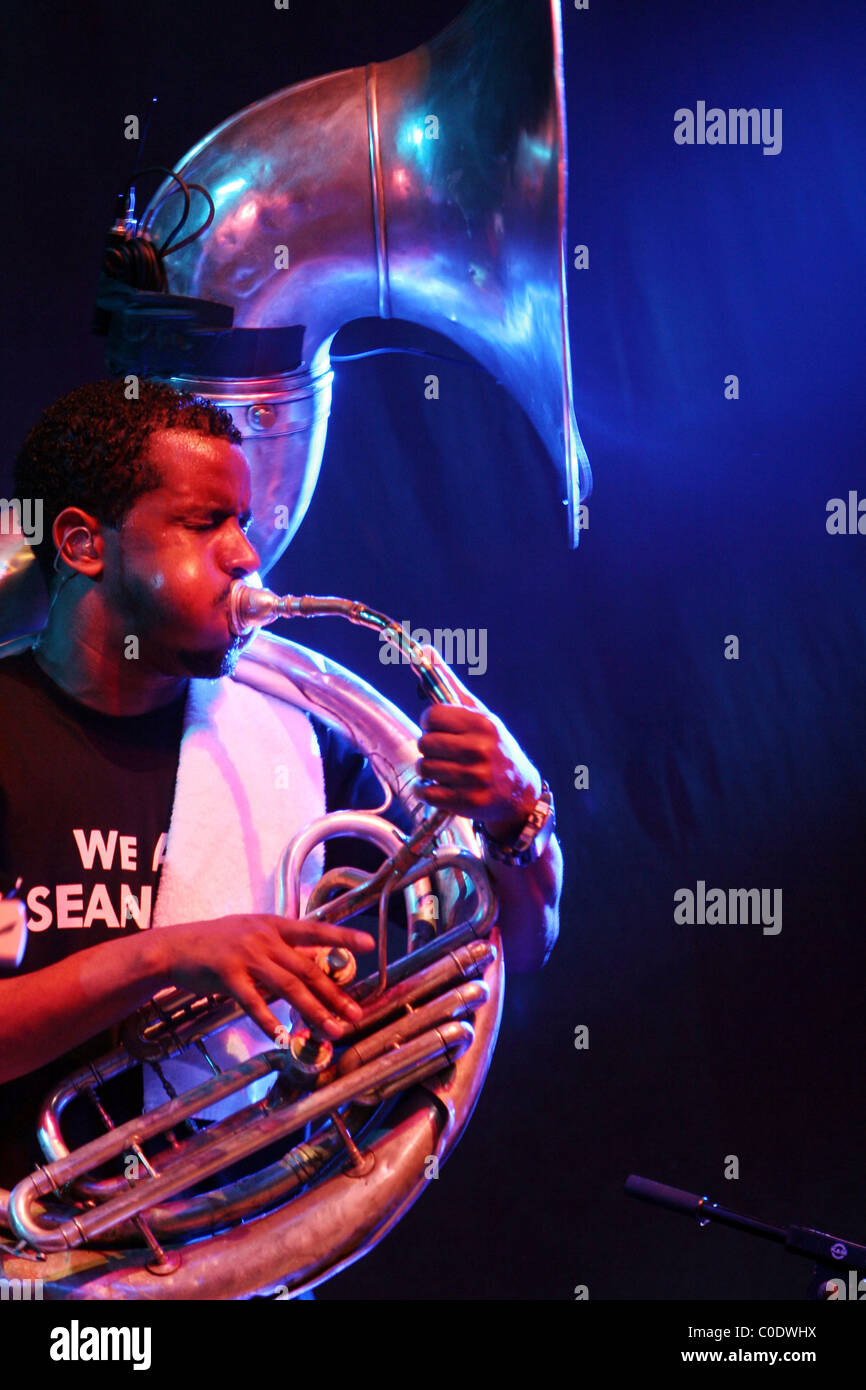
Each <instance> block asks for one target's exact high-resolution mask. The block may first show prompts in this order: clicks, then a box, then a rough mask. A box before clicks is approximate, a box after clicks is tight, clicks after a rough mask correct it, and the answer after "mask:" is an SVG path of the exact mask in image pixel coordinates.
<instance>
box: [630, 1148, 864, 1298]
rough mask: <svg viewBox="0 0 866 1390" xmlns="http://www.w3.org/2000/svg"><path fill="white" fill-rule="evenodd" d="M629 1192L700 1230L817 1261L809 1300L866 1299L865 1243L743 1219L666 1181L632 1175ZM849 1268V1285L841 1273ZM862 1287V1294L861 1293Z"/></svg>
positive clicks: (809, 1229)
mask: <svg viewBox="0 0 866 1390" xmlns="http://www.w3.org/2000/svg"><path fill="white" fill-rule="evenodd" d="M625 1190H626V1193H627V1194H628V1196H629V1197H637V1198H638V1199H639V1200H640V1201H643V1202H653V1203H655V1204H656V1205H657V1206H660V1207H667V1208H668V1210H669V1211H679V1212H682V1213H683V1215H685V1216H694V1217H696V1218H697V1222H698V1225H699V1226H709V1224H710V1222H711V1221H716V1222H718V1223H719V1225H721V1226H734V1227H735V1228H736V1229H737V1230H739V1231H747V1232H748V1233H749V1235H753V1236H759V1237H761V1238H762V1239H763V1240H772V1241H775V1242H776V1243H777V1244H778V1245H784V1247H785V1249H786V1250H787V1251H788V1252H789V1253H790V1254H791V1255H803V1256H805V1257H806V1259H811V1260H814V1262H815V1264H814V1270H813V1274H812V1282H811V1284H810V1285H809V1291H808V1295H807V1296H808V1297H809V1298H811V1299H819V1300H825V1299H837V1298H838V1299H844V1298H849V1299H858V1298H866V1279H864V1278H863V1276H866V1245H858V1244H857V1243H856V1242H855V1241H851V1240H844V1239H843V1238H842V1237H840V1236H831V1235H828V1234H827V1233H826V1232H825V1231H815V1230H813V1229H812V1228H811V1227H810V1226H784V1227H783V1226H768V1225H767V1224H766V1223H765V1222H763V1221H756V1220H755V1219H754V1217H751V1216H741V1215H740V1214H739V1213H738V1212H735V1211H731V1210H729V1208H727V1207H720V1206H719V1204H718V1202H711V1201H710V1199H709V1197H698V1196H697V1195H696V1194H695V1193H694V1192H684V1191H683V1190H682V1188H679V1187H666V1186H665V1184H664V1183H660V1182H652V1181H651V1180H650V1179H649V1178H640V1177H638V1176H637V1174H635V1173H632V1174H630V1176H629V1177H628V1178H627V1179H626V1183H625ZM843 1266H847V1271H848V1283H847V1286H846V1285H845V1283H844V1281H843V1278H842V1275H843V1273H844V1270H843ZM861 1283H862V1284H863V1286H864V1287H863V1292H862V1294H861V1293H859V1292H858V1289H859V1286H860V1284H861Z"/></svg>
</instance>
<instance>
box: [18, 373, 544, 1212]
mask: <svg viewBox="0 0 866 1390" xmlns="http://www.w3.org/2000/svg"><path fill="white" fill-rule="evenodd" d="M15 488H16V492H17V494H18V495H19V496H23V497H38V498H41V499H42V500H43V503H44V516H45V531H44V536H43V540H42V543H41V544H40V545H39V546H38V547H37V548H36V549H37V558H38V561H39V563H40V565H41V566H42V568H43V572H44V573H45V575H46V577H47V579H48V580H49V584H50V586H51V589H50V601H51V606H50V611H49V616H48V620H47V623H46V626H45V628H44V630H43V631H42V632H40V633H39V635H38V637H37V639H36V640H35V642H34V643H33V644H32V646H30V647H29V648H28V649H26V650H20V651H17V652H16V654H14V655H11V656H8V657H7V658H6V659H4V660H3V661H2V662H0V731H2V732H0V890H5V891H8V889H9V888H10V887H11V885H12V884H13V883H14V882H15V881H16V880H18V879H19V878H20V879H21V880H22V887H21V890H20V893H21V896H22V898H23V899H24V901H25V902H26V906H27V914H28V919H29V933H28V943H27V949H26V953H25V956H24V960H23V963H22V964H21V966H20V967H19V968H18V969H17V970H6V971H5V972H3V974H4V978H0V1113H2V1126H0V1186H3V1187H7V1188H9V1187H12V1186H13V1185H14V1184H15V1183H17V1182H18V1181H20V1180H21V1179H22V1178H23V1177H24V1176H25V1175H26V1174H27V1173H28V1172H30V1171H31V1170H32V1169H33V1168H34V1167H35V1165H36V1164H37V1163H38V1162H40V1161H43V1160H42V1155H41V1153H40V1151H39V1149H38V1147H37V1144H36V1128H37V1116H38V1111H39V1107H40V1104H41V1102H42V1101H43V1099H44V1097H45V1095H46V1094H47V1093H48V1092H50V1091H51V1089H52V1088H53V1087H54V1085H55V1084H56V1082H57V1081H58V1079H59V1078H60V1077H61V1076H62V1075H65V1074H66V1073H67V1072H68V1071H69V1070H70V1066H71V1065H80V1064H81V1063H82V1062H91V1061H92V1060H93V1059H95V1058H96V1057H98V1056H100V1055H101V1054H102V1053H104V1052H105V1051H106V1047H107V1044H108V1043H110V1041H111V1037H110V1034H111V1030H112V1029H113V1028H114V1026H115V1025H117V1024H119V1023H120V1021H121V1020H123V1019H125V1018H126V1017H127V1016H128V1015H130V1014H131V1013H132V1012H133V1011H135V1010H136V1009H137V1008H139V1007H140V1006H142V1005H144V1004H145V1003H147V1001H149V1000H150V999H151V998H152V996H153V995H154V994H155V993H156V992H157V991H158V990H160V989H162V988H164V987H166V986H171V985H173V986H178V987H184V988H187V989H189V990H191V991H194V992H196V993H198V994H219V995H224V996H229V997H231V998H233V999H235V1000H237V1001H238V1002H239V1003H240V1004H241V1005H242V1007H243V1009H244V1010H245V1011H246V1014H247V1015H248V1016H249V1018H250V1019H252V1020H253V1023H254V1024H255V1025H257V1027H256V1028H251V1027H249V1026H248V1025H244V1026H240V1025H239V1026H237V1027H236V1028H234V1029H232V1030H226V1031H227V1035H228V1040H227V1041H224V1043H223V1047H224V1050H225V1052H226V1059H227V1060H228V1063H229V1064H230V1065H231V1064H234V1063H235V1062H237V1061H239V1060H243V1059H244V1058H248V1057H251V1056H254V1055H255V1054H256V1053H257V1052H260V1051H261V1050H262V1049H264V1048H267V1047H268V1046H273V1040H274V1039H275V1038H276V1037H277V1036H278V1035H279V1033H280V1030H281V1029H282V1030H283V1031H284V1028H285V1018H286V1011H285V1007H284V1006H283V1005H282V1004H281V1003H280V1002H279V1001H286V1004H288V1005H291V1006H292V1007H293V1009H294V1010H295V1011H296V1013H297V1014H298V1015H300V1016H301V1018H302V1019H303V1020H304V1021H305V1022H306V1024H307V1025H308V1026H309V1027H310V1028H312V1029H315V1030H318V1032H319V1033H320V1034H323V1035H324V1036H326V1037H327V1038H330V1039H332V1040H334V1041H337V1040H339V1039H340V1038H341V1037H343V1036H344V1035H345V1034H346V1033H347V1032H348V1031H350V1030H351V1028H352V1026H353V1024H355V1023H356V1022H357V1020H358V1018H359V1017H360V1014H361V1010H360V1008H359V1006H358V1004H357V1003H355V1002H354V1001H353V1000H352V999H351V997H350V996H349V994H348V993H346V991H345V990H344V989H343V988H341V987H340V986H339V985H338V984H336V983H334V982H333V981H332V980H331V979H330V978H329V977H328V975H327V974H326V973H325V972H324V971H323V969H321V968H320V964H319V963H317V959H314V951H313V949H312V948H314V947H322V946H326V947H337V946H340V947H347V948H349V950H350V951H353V952H358V953H364V952H369V951H371V950H372V949H373V947H374V940H373V938H372V937H371V936H370V935H368V934H367V933H366V932H364V931H358V930H355V929H353V928H350V927H343V926H330V925H326V924H323V923H316V922H304V921H300V920H297V919H295V918H284V917H280V916H277V915H275V914H274V913H273V911H268V910H266V905H267V904H268V903H270V904H273V886H274V875H275V872H276V867H277V862H278V857H279V849H278V842H279V843H281V844H285V843H286V842H287V841H288V840H290V839H291V838H292V836H293V835H294V834H295V833H296V832H297V831H299V830H301V829H302V828H303V827H304V826H305V825H306V824H307V823H308V822H310V821H311V820H313V819H315V818H316V817H318V816H321V815H323V814H324V813H325V812H326V811H332V810H335V809H339V808H342V807H353V808H357V807H362V808H363V807H366V808H373V807H376V806H377V805H379V804H380V802H381V789H380V787H379V784H378V781H377V779H376V778H375V777H374V775H373V773H372V771H371V769H370V767H369V764H368V763H367V762H366V760H365V759H364V758H363V757H362V756H361V755H360V754H358V753H357V752H356V751H354V750H352V749H351V748H350V747H349V745H348V744H347V743H346V741H345V740H344V739H343V738H342V737H341V736H340V735H338V734H337V733H335V732H334V731H333V730H331V729H329V728H328V727H327V726H326V725H325V724H324V723H323V722H322V721H321V720H319V719H317V718H315V717H314V716H312V715H308V714H307V713H306V712H305V711H303V710H299V709H296V708H292V707H290V706H289V705H287V704H285V703H284V702H282V701H280V700H276V699H273V698H271V697H270V696H268V695H266V694H264V693H262V692H261V691H257V690H252V689H250V688H249V687H248V686H240V685H238V683H237V682H235V681H232V680H231V679H229V678H230V677H231V676H232V673H233V671H234V670H235V667H236V664H237V661H238V658H239V655H240V652H241V650H242V648H243V647H244V646H245V644H246V642H247V641H248V638H239V637H237V636H235V635H234V633H233V631H232V628H231V623H230V614H229V596H230V591H231V588H232V585H233V583H234V582H235V581H236V580H238V579H243V578H244V577H245V576H248V575H251V574H253V573H254V572H255V571H256V570H257V569H258V567H259V556H258V554H257V552H256V550H255V549H254V547H253V546H252V544H251V543H250V541H249V540H248V538H247V535H246V530H247V528H248V526H249V523H250V520H251V516H250V474H249V467H248V464H247V461H246V458H245V456H244V453H243V450H242V449H241V447H240V435H239V434H238V432H237V430H236V429H235V427H234V426H233V424H232V423H231V419H230V417H229V416H228V415H227V414H226V413H225V412H223V411H221V410H220V409H218V408H217V407H215V406H213V405H211V404H210V403H208V402H206V401H203V400H198V399H196V398H193V397H188V396H186V397H184V396H179V395H178V394H177V393H176V392H174V391H173V390H172V389H171V388H169V387H167V386H161V385H156V384H152V383H146V382H143V383H141V386H140V393H139V398H138V399H135V400H128V399H126V395H125V392H124V388H123V384H122V383H117V382H99V383H95V384H92V385H88V386H83V387H80V388H78V389H77V390H75V391H73V392H71V393H70V394H69V395H67V396H65V397H64V398H63V399H62V400H60V401H58V402H57V403H56V404H55V405H53V406H52V407H50V408H49V409H48V410H46V411H45V412H44V414H43V415H42V417H41V418H40V420H39V422H38V424H37V425H36V427H35V428H34V429H33V430H32V432H31V433H30V435H29V436H28V438H27V439H26V441H25V443H24V445H23V447H22V450H21V452H20V454H19V457H18V460H17V464H16V474H15ZM457 688H458V689H459V690H460V692H461V698H462V704H460V705H456V704H447V705H446V704H436V705H432V706H430V707H429V708H428V709H426V710H425V713H424V715H423V716H422V725H423V728H424V731H425V732H424V734H423V736H422V738H421V739H420V741H419V745H418V746H419V751H420V753H421V758H420V760H419V762H418V772H419V774H420V776H421V777H423V778H424V779H426V780H425V785H423V786H422V787H421V789H420V790H419V793H418V794H419V795H420V796H422V797H423V799H424V800H425V801H427V802H428V803H429V804H430V805H431V806H433V807H436V808H439V809H441V810H443V811H446V812H448V813H451V814H454V815H457V816H468V817H471V818H473V819H474V820H475V822H476V823H477V825H478V826H479V827H480V830H481V834H482V840H483V843H484V846H485V861H486V864H487V867H488V869H489V873H490V876H491V879H492V881H493V886H494V890H495V894H496V897H497V898H498V901H499V919H498V924H499V928H500V931H501V934H502V940H503V945H504V951H505V957H506V960H507V963H508V966H509V968H512V969H515V970H517V971H531V970H536V969H538V968H540V967H541V966H542V965H543V964H544V962H545V960H546V958H547V956H548V954H549V952H550V950H551V949H552V947H553V944H554V942H555V940H556V936H557V932H558V904H559V896H560V891H561V878H562V859H561V854H560V850H559V846H558V844H557V841H556V839H555V837H554V835H553V833H552V830H553V813H552V805H551V801H550V793H549V788H547V787H546V784H543V782H542V778H541V777H540V775H539V774H538V772H537V771H536V770H535V769H534V768H533V766H532V764H531V763H530V762H529V760H528V759H527V757H526V755H525V754H524V753H523V752H522V750H521V749H520V748H519V747H518V745H517V743H516V742H515V740H514V739H513V738H512V737H511V735H510V734H509V733H508V731H507V730H506V729H505V727H504V726H503V725H502V723H501V722H500V721H499V720H497V719H496V718H495V717H494V716H492V715H490V713H489V712H488V711H486V710H485V709H484V707H483V706H482V705H481V704H480V703H479V702H478V701H476V700H474V699H473V698H472V697H471V696H470V695H469V694H468V692H465V691H464V690H463V688H462V687H460V686H459V683H458V687H457ZM253 788H255V790H253ZM256 796H262V797H263V798H264V801H263V802H262V803H261V806H262V807H263V808H264V811H265V814H259V813H258V812H257V811H256V810H255V809H254V803H253V800H252V798H253V797H256ZM393 818H394V820H395V821H396V822H397V823H399V816H398V815H396V814H395V815H394V817H393ZM182 821H183V825H181V822H182ZM184 826H185V829H184ZM229 845H232V846H233V849H232V852H231V854H230V853H229V849H228V846H229ZM330 849H331V845H329V846H328V850H329V851H330ZM232 856H233V857H232ZM310 861H311V862H310V865H309V870H308V873H309V878H308V879H305V881H304V888H305V891H306V892H308V891H309V889H310V887H311V886H312V883H313V882H315V879H316V877H317V876H318V875H320V874H321V871H322V866H323V857H322V853H321V849H320V851H319V857H318V859H316V857H315V856H313V855H311V856H310ZM327 863H328V856H327V855H325V857H324V864H325V866H327ZM305 872H306V871H305ZM167 875H168V876H167ZM150 927H157V928H159V929H158V930H147V928H150ZM319 959H320V957H319ZM267 997H270V998H271V999H274V998H275V999H276V1001H277V1002H275V1003H273V1004H272V1005H270V1004H269V1003H268V1002H267ZM281 1014H282V1017H281V1016H280V1015H281ZM259 1030H260V1032H259ZM198 1060H199V1062H200V1059H198ZM258 1084H259V1090H258V1091H257V1092H255V1096H256V1098H258V1099H260V1098H261V1097H262V1095H263V1094H264V1092H265V1090H266V1089H267V1088H266V1084H265V1083H258ZM112 1086H115V1090H116V1096H115V1098H116V1099H117V1100H118V1102H119V1103H120V1110H121V1113H122V1112H123V1111H125V1110H126V1109H127V1104H128V1103H129V1104H131V1103H132V1098H131V1096H130V1095H129V1092H128V1086H129V1078H128V1077H124V1078H118V1080H117V1082H108V1085H107V1088H106V1089H107V1090H110V1088H111V1087H112ZM124 1088H126V1089H124ZM252 1093H253V1088H249V1090H248V1098H250V1097H251V1096H252ZM160 1099H164V1096H162V1097H160V1096H157V1097H156V1098H155V1100H154V1101H152V1102H149V1103H148V1108H152V1105H153V1104H156V1103H159V1101H160ZM232 1103H233V1105H234V1106H236V1105H237V1104H238V1103H239V1102H238V1098H237V1097H234V1098H232ZM107 1108H108V1109H109V1111H110V1110H111V1107H110V1105H108V1104H107ZM231 1108H232V1107H231V1106H228V1109H231ZM70 1113H71V1112H70ZM203 1113H204V1114H205V1118H206V1119H211V1120H213V1119H216V1118H219V1116H220V1115H222V1114H225V1113H228V1111H227V1109H225V1108H223V1109H219V1108H218V1107H215V1108H214V1110H213V1113H210V1112H203ZM122 1117H123V1118H125V1115H122ZM73 1127H74V1121H73Z"/></svg>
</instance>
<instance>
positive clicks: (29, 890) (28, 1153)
mask: <svg viewBox="0 0 866 1390" xmlns="http://www.w3.org/2000/svg"><path fill="white" fill-rule="evenodd" d="M186 699H187V690H186V689H185V690H184V693H183V694H182V695H181V696H179V697H178V698H177V699H176V700H175V701H173V702H172V703H171V704H169V705H165V706H163V707H162V708H160V709H156V710H153V711H150V712H149V713H147V714H140V715H124V716H116V715H108V714H102V713H100V712H99V711H97V710H94V709H91V708H89V707H88V706H86V705H82V704H81V703H80V702H78V701H77V700H74V699H72V698H71V697H70V696H68V695H67V694H65V692H64V691H62V690H61V689H60V688H59V687H58V686H57V685H56V684H55V683H54V682H53V681H52V680H51V679H50V677H48V676H47V675H46V674H45V673H44V672H43V671H42V669H41V667H40V666H38V665H37V663H36V661H35V659H34V657H33V655H32V653H31V652H30V651H27V652H22V653H20V654H19V655H17V656H12V657H7V658H6V659H5V660H2V661H0V891H9V889H10V888H11V886H12V884H14V883H15V881H16V880H17V879H18V878H19V877H20V878H21V879H22V880H23V884H22V888H21V889H20V896H21V897H22V898H23V899H24V900H25V901H26V903H27V910H28V918H29V924H30V925H29V931H28V940H27V948H26V951H25V954H24V959H23V961H22V964H21V966H20V968H19V970H18V971H17V972H14V973H15V974H16V975H21V974H26V973H29V972H31V971H35V970H41V969H44V968H45V967H46V966H48V965H52V964H54V963H55V962H56V961H59V960H63V959H65V958H66V957H67V956H68V955H71V954H72V953H74V952H75V951H80V950H83V949H84V948H85V947H88V946H95V945H97V944H98V943H100V942H102V941H110V940H117V939H119V938H120V937H121V935H123V934H124V933H129V932H130V931H138V930H141V929H144V928H146V927H147V926H149V924H150V919H151V914H152V909H153V904H154V903H155V901H156V895H157V889H158V886H159V878H160V872H161V867H162V859H163V855H164V847H165V842H166V838H167V833H168V828H169V821H170V818H171V809H172V805H173V801H174V789H175V780H176V776H177V767H178V760H179V756H180V742H181V735H182V732H183V723H184V713H185V709H186ZM307 717H308V718H309V719H310V722H311V723H312V725H313V728H314V729H315V732H316V736H317V739H318V741H319V747H320V751H321V754H322V761H323V771H324V784H325V803H326V809H327V810H329V811H332V810H338V809H344V808H352V807H361V808H365V809H371V808H374V807H376V806H379V805H381V802H382V799H383V797H382V791H381V788H380V785H379V782H378V780H377V778H376V777H375V775H374V774H373V772H372V770H371V768H370V766H369V763H368V762H367V760H366V759H365V758H364V757H363V755H362V754H360V753H359V752H358V751H357V750H355V749H353V748H352V747H351V745H350V744H348V743H347V741H346V740H345V739H344V738H343V737H342V736H341V735H340V734H339V733H337V732H336V731H334V730H332V729H331V728H330V727H329V726H328V725H326V724H324V723H323V722H322V721H321V720H319V719H316V718H315V717H314V716H312V715H308V716H307ZM390 818H391V819H393V820H394V821H395V823H397V824H398V825H400V826H401V827H402V828H403V829H406V828H407V823H406V821H405V819H404V818H403V817H402V815H401V814H400V812H399V811H392V812H391V816H390ZM379 862H381V855H380V854H379V853H378V852H377V851H376V850H375V849H373V848H372V847H371V846H368V845H365V844H359V843H358V842H356V841H348V840H345V839H340V840H331V841H328V842H327V843H326V846H325V866H326V868H330V867H332V866H333V865H335V864H355V865H358V866H360V867H363V868H367V869H372V868H375V867H376V865H377V864H378V863H379ZM9 973H10V972H4V971H2V970H0V978H8V975H9ZM115 1037H116V1031H115V1030H109V1031H108V1032H103V1033H101V1034H99V1035H98V1036H96V1037H94V1038H91V1039H89V1040H88V1041H87V1042H85V1043H83V1044H81V1046H79V1047H78V1048H76V1049H74V1051H73V1052H71V1053H67V1054H65V1056H64V1057H62V1058H58V1059H56V1060H55V1061H53V1062H50V1063H48V1064H47V1065H46V1066H44V1067H41V1068H40V1069H39V1070H38V1071H36V1072H31V1073H30V1074H29V1075H27V1076H25V1077H20V1078H18V1079H17V1080H15V1081H12V1082H9V1083H7V1084H6V1085H5V1086H0V1186H6V1187H9V1186H11V1185H13V1184H14V1183H15V1182H17V1181H18V1180H20V1178H22V1177H23V1176H25V1175H26V1173H28V1172H30V1171H31V1170H32V1168H33V1167H34V1165H35V1163H37V1162H40V1161H42V1157H41V1151H40V1150H39V1149H38V1146H37V1143H36V1137H35V1136H36V1119H37V1115H38V1110H39V1107H40V1105H41V1103H42V1102H43V1101H44V1098H45V1096H46V1095H47V1093H48V1092H49V1091H50V1089H51V1088H52V1086H53V1085H55V1084H56V1082H57V1081H59V1080H60V1078H61V1077H63V1076H65V1075H67V1074H68V1073H69V1072H70V1071H71V1070H73V1069H74V1068H75V1067H76V1066H78V1065H80V1064H81V1063H82V1062H85V1061H92V1060H94V1059H95V1058H97V1057H98V1056H100V1055H101V1054H102V1053H104V1052H105V1051H107V1050H108V1049H109V1048H110V1047H111V1046H112V1044H113V1042H114V1039H115ZM109 1088H114V1090H113V1094H112V1092H111V1091H110V1090H109ZM104 1094H105V1097H106V1100H107V1101H112V1103H115V1104H116V1106H117V1108H118V1113H117V1114H115V1119H116V1120H118V1121H119V1120H120V1119H122V1118H127V1117H128V1115H129V1114H133V1113H136V1108H135V1107H136V1106H137V1104H138V1096H139V1095H140V1076H139V1075H137V1076H136V1083H135V1089H134V1090H133V1089H132V1086H131V1083H130V1081H129V1079H128V1078H127V1079H122V1078H119V1079H118V1080H117V1081H115V1082H111V1083H109V1084H108V1087H106V1090H105V1093H104ZM77 1104H78V1103H77V1102H76V1105H77ZM108 1108H109V1110H110V1112H111V1106H110V1105H108ZM139 1108H140V1107H139ZM74 1110H75V1106H74V1105H73V1106H70V1107H69V1110H68V1111H67V1117H68V1124H67V1121H66V1119H65V1122H64V1132H65V1133H68V1136H69V1137H70V1138H71V1139H72V1140H73V1142H80V1141H81V1139H83V1138H84V1136H85V1133H89V1131H86V1130H85V1129H83V1128H82V1129H81V1139H79V1136H78V1133H77V1126H76V1119H75V1114H74ZM111 1113H114V1112H111ZM80 1118H82V1120H83V1117H80ZM90 1137H92V1134H90Z"/></svg>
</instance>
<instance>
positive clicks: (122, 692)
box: [31, 629, 188, 715]
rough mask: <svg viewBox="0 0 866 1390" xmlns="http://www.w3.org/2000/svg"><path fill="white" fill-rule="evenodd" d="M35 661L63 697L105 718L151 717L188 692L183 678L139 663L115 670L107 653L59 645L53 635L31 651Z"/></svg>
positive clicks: (65, 641) (62, 642)
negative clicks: (61, 692)
mask: <svg viewBox="0 0 866 1390" xmlns="http://www.w3.org/2000/svg"><path fill="white" fill-rule="evenodd" d="M31 650H32V653H33V659H34V661H35V662H36V664H37V666H38V667H39V668H40V670H41V671H43V672H44V673H45V675H46V676H48V678H49V679H50V680H52V681H53V682H54V684H55V685H57V686H59V687H60V689H61V690H62V691H63V692H64V694H66V695H68V696H69V697H70V698H71V699H73V700H77V701H78V703H79V704H82V705H86V706H87V707H88V708H89V709H94V710H98V711H99V713H100V714H112V715H135V714H148V713H150V711H151V710H155V709H161V708H162V707H163V706H165V705H170V704H172V703H173V702H174V701H175V700H177V699H178V698H179V697H180V696H181V695H182V694H183V692H184V690H185V689H186V687H187V684H188V682H187V680H186V679H185V678H183V677H181V676H165V675H161V674H159V673H156V672H152V673H151V672H147V671H146V670H145V671H142V669H141V667H140V666H139V664H138V663H137V662H130V663H128V664H129V666H130V667H131V670H130V671H129V672H127V671H125V670H124V669H123V666H118V665H117V664H116V663H115V664H112V663H111V662H110V661H109V660H108V658H107V655H106V653H105V652H104V651H100V650H99V649H97V648H95V647H91V646H88V645H87V644H85V643H77V642H76V641H75V640H74V639H72V640H70V639H69V637H68V636H67V635H66V634H64V636H63V637H62V638H60V639H59V640H58V638H57V636H56V634H53V633H51V632H50V631H49V629H45V631H44V632H42V633H40V635H39V638H38V639H37V641H36V643H35V644H34V646H33V647H32V649H31Z"/></svg>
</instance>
